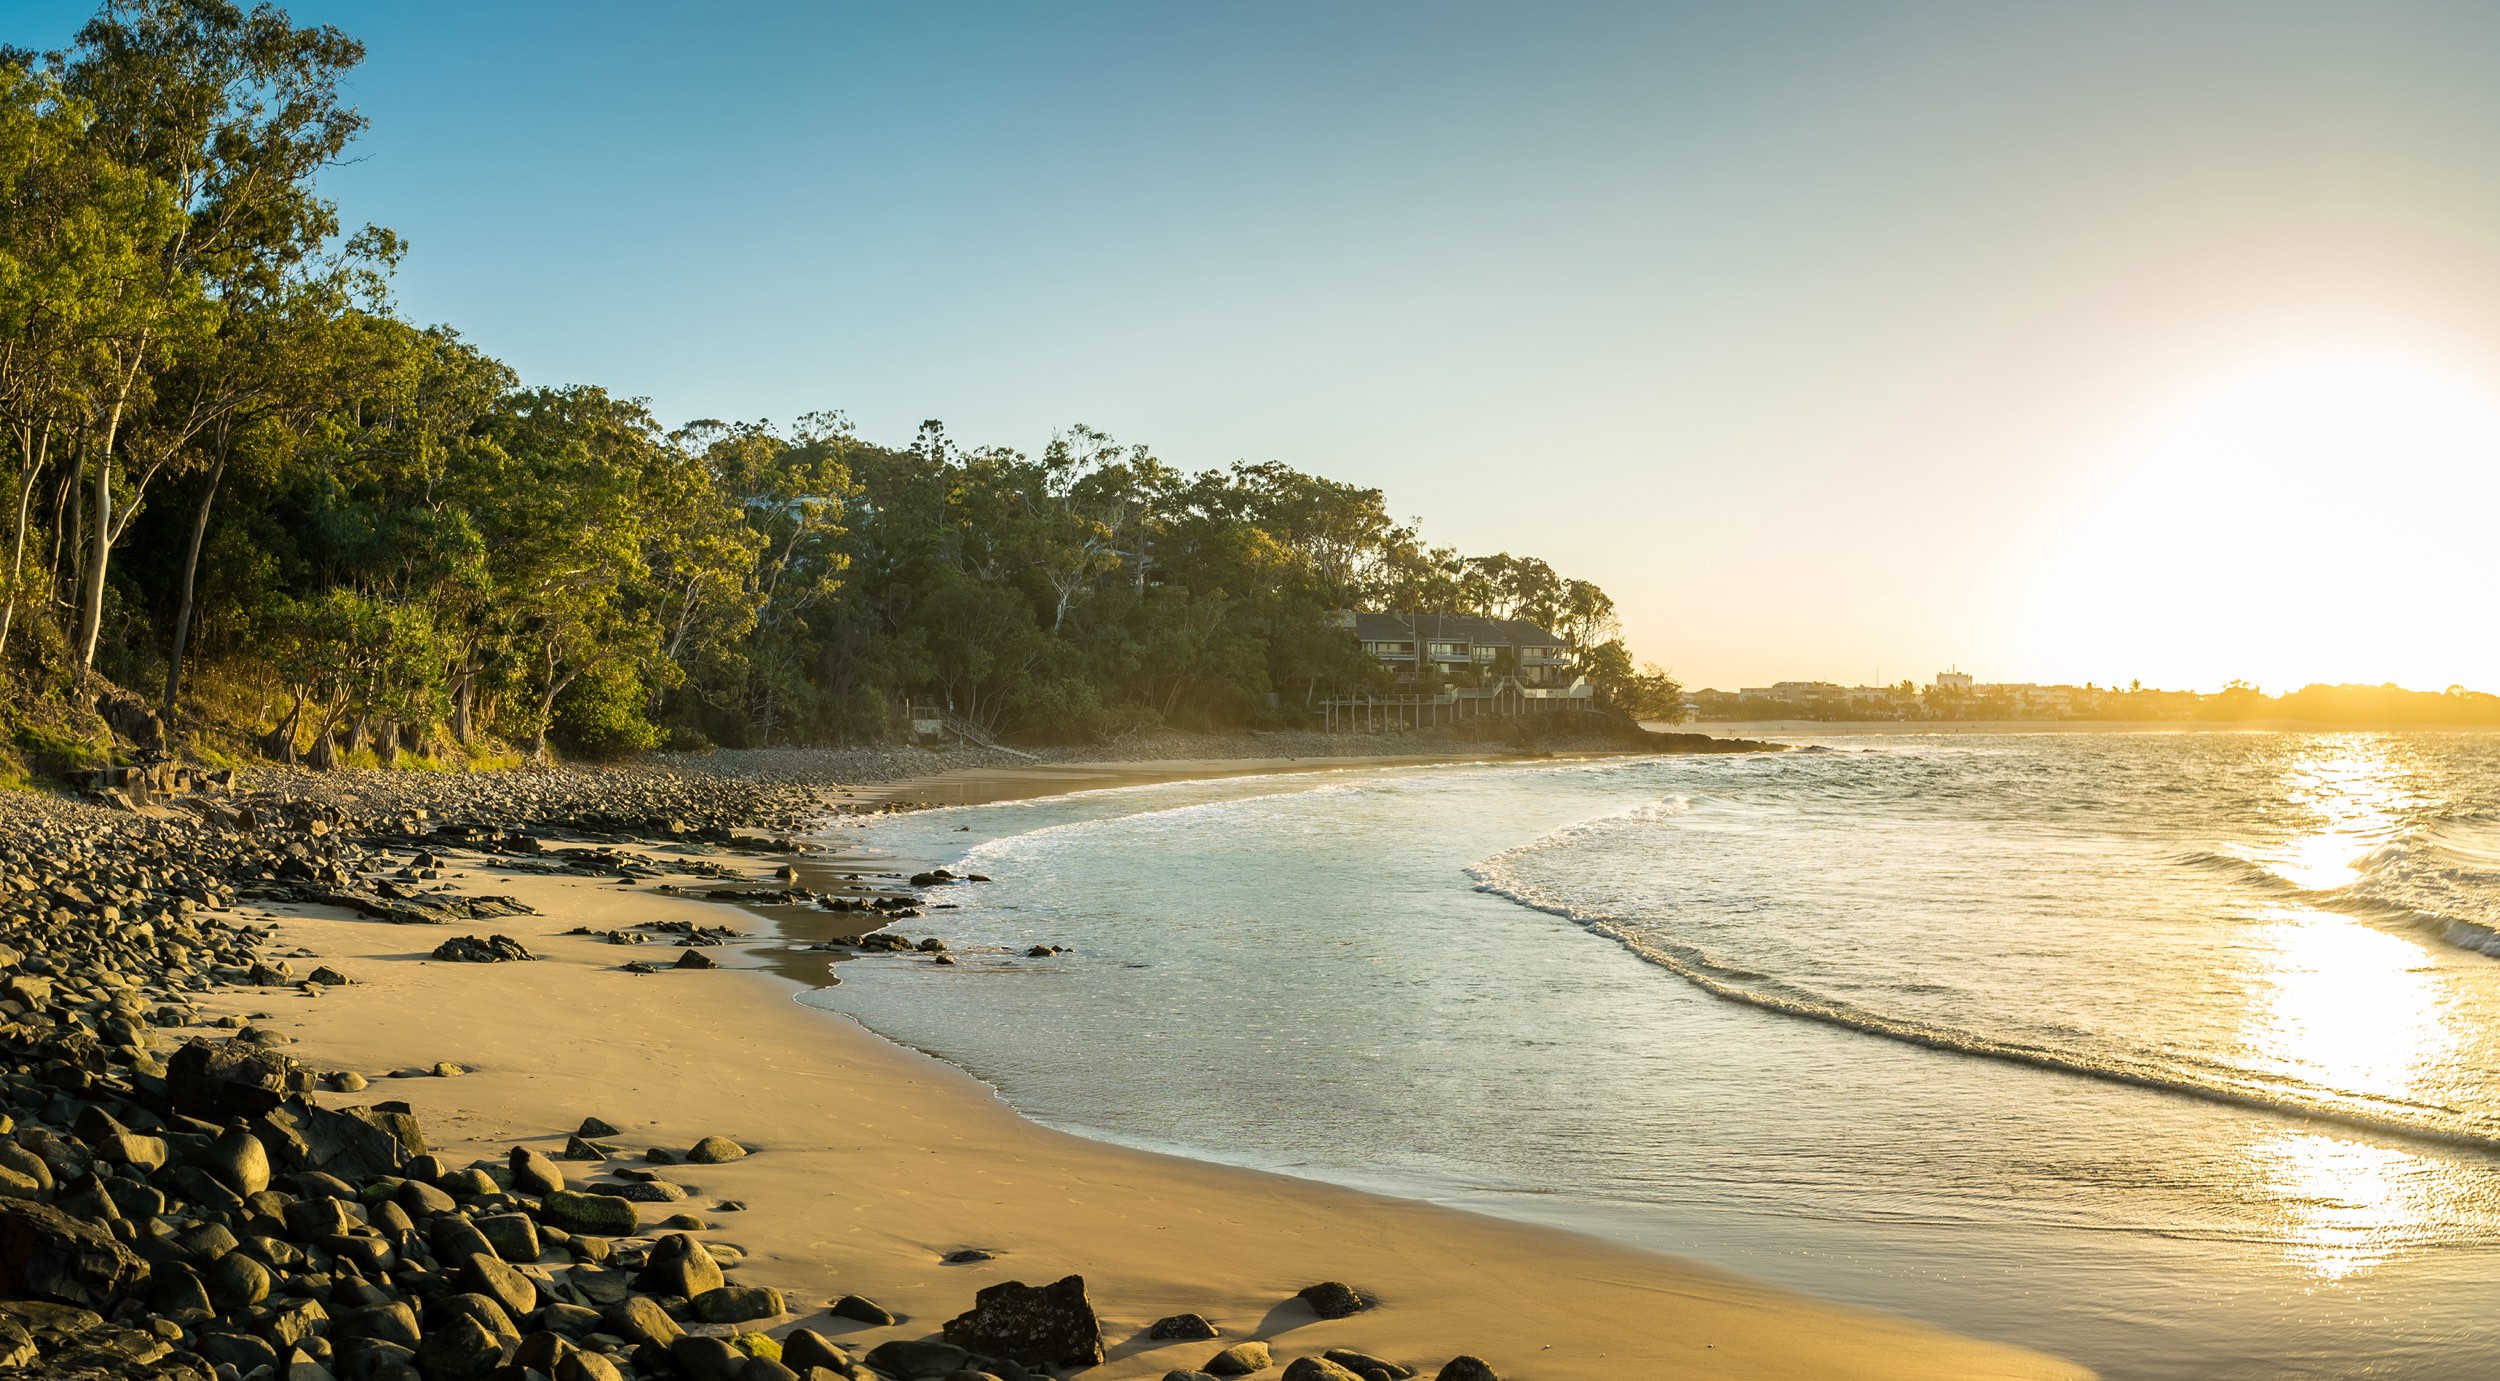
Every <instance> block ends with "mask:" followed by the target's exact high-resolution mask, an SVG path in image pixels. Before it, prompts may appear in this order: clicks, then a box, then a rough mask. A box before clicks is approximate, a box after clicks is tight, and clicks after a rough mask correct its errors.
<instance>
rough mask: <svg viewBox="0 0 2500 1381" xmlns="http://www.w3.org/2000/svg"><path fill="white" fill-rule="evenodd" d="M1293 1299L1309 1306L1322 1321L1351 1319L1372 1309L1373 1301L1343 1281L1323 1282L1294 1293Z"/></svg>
mask: <svg viewBox="0 0 2500 1381" xmlns="http://www.w3.org/2000/svg"><path fill="white" fill-rule="evenodd" d="M1294 1298H1296V1299H1298V1300H1301V1301H1302V1302H1303V1303H1304V1304H1307V1305H1309V1306H1311V1312H1312V1313H1314V1314H1317V1315H1319V1316H1320V1317H1321V1318H1323V1319H1345V1318H1352V1317H1353V1316H1354V1315H1356V1314H1360V1313H1362V1312H1363V1311H1364V1310H1366V1309H1369V1308H1371V1307H1372V1304H1373V1300H1372V1299H1371V1298H1370V1297H1369V1296H1367V1295H1365V1294H1364V1293H1363V1292H1362V1291H1360V1290H1357V1289H1355V1288H1354V1287H1353V1286H1351V1285H1348V1284H1345V1283H1344V1282H1343V1281H1336V1280H1323V1281H1321V1282H1320V1283H1319V1284H1317V1285H1306V1286H1304V1287H1302V1288H1301V1289H1300V1290H1298V1291H1296V1292H1294Z"/></svg>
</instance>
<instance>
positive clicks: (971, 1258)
mask: <svg viewBox="0 0 2500 1381" xmlns="http://www.w3.org/2000/svg"><path fill="white" fill-rule="evenodd" d="M997 1259H998V1253H996V1252H993V1251H983V1250H982V1249H981V1248H979V1247H966V1248H964V1249H963V1250H961V1251H952V1252H948V1253H947V1254H946V1255H944V1256H942V1257H939V1258H938V1260H939V1261H941V1262H943V1263H944V1264H946V1265H949V1266H969V1265H971V1264H972V1263H973V1262H976V1261H996V1260H997Z"/></svg>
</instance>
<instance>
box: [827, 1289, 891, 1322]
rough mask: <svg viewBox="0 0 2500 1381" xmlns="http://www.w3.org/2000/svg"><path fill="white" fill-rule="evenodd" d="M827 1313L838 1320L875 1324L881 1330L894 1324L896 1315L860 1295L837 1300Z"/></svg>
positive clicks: (846, 1296) (845, 1296)
mask: <svg viewBox="0 0 2500 1381" xmlns="http://www.w3.org/2000/svg"><path fill="white" fill-rule="evenodd" d="M827 1312H829V1313H831V1314H832V1315H833V1316H834V1317H835V1318H837V1319H853V1320H856V1321H858V1322H860V1323H865V1324H874V1325H876V1326H877V1327H879V1328H885V1327H887V1326H889V1325H891V1324H892V1323H893V1322H894V1315H892V1314H891V1313H889V1312H887V1311H886V1310H885V1309H883V1308H881V1307H880V1306H878V1305H876V1304H874V1303H872V1302H870V1301H868V1300H865V1299H862V1298H860V1297H859V1296H858V1295H844V1296H843V1297H842V1298H840V1299H838V1300H835V1301H834V1302H833V1304H832V1305H831V1306H830V1308H829V1309H828V1311H827Z"/></svg>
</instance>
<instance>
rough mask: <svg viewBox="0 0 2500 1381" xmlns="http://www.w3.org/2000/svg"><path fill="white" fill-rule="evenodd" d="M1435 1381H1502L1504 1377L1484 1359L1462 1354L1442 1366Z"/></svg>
mask: <svg viewBox="0 0 2500 1381" xmlns="http://www.w3.org/2000/svg"><path fill="white" fill-rule="evenodd" d="M1433 1381H1502V1376H1501V1373H1500V1372H1497V1371H1495V1370H1493V1368H1492V1366H1491V1364H1489V1363H1487V1362H1486V1361H1485V1360H1484V1359H1483V1358H1481V1357H1470V1356H1468V1355H1467V1354H1465V1353H1460V1354H1459V1355H1458V1356H1456V1357H1453V1358H1451V1359H1450V1360H1449V1361H1447V1362H1445V1363H1443V1364H1442V1366H1441V1370H1440V1372H1439V1374H1438V1375H1436V1376H1435V1377H1434V1378H1433Z"/></svg>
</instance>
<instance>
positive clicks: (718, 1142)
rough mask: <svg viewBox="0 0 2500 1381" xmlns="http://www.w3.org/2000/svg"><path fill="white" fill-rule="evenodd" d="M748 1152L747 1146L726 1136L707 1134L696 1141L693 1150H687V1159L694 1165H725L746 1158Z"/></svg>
mask: <svg viewBox="0 0 2500 1381" xmlns="http://www.w3.org/2000/svg"><path fill="white" fill-rule="evenodd" d="M746 1153H747V1148H745V1147H744V1146H741V1145H739V1144H738V1143H736V1142H734V1141H731V1140H730V1139H729V1138H727V1137H725V1136H707V1137H705V1138H703V1139H702V1140H701V1141H698V1142H696V1143H695V1144H694V1149H693V1150H691V1151H688V1152H686V1160H687V1163H689V1164H692V1165H724V1164H727V1163H728V1162H730V1161H733V1160H743V1159H745V1158H746Z"/></svg>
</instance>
